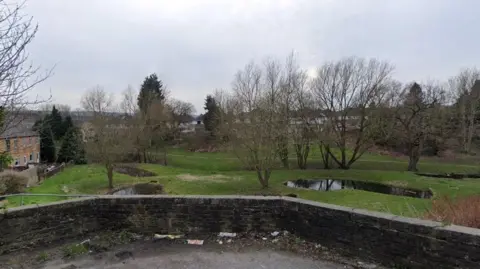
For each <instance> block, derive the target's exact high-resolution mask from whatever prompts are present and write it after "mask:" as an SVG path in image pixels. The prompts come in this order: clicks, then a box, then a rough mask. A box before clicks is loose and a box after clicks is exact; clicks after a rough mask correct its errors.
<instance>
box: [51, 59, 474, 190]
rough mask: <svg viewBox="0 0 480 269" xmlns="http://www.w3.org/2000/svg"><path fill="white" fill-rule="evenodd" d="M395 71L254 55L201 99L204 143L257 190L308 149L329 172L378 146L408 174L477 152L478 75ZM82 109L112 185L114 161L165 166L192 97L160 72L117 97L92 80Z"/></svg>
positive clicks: (358, 63) (358, 62) (378, 65)
mask: <svg viewBox="0 0 480 269" xmlns="http://www.w3.org/2000/svg"><path fill="white" fill-rule="evenodd" d="M393 70H394V67H393V66H392V65H391V64H389V63H387V62H384V61H380V60H377V59H363V58H358V57H349V58H344V59H341V60H338V61H332V62H327V63H324V64H323V65H321V66H320V67H318V68H317V70H316V72H315V75H314V76H309V75H307V72H306V70H304V69H302V68H300V66H299V65H298V63H297V60H296V58H295V57H294V56H293V55H290V56H288V57H287V59H286V60H285V61H284V62H280V61H278V60H276V59H271V58H269V59H266V60H264V61H263V62H262V63H261V64H258V63H255V62H250V63H249V64H247V65H246V66H245V67H244V68H243V69H240V70H239V71H237V73H236V74H235V76H234V79H233V82H232V88H231V89H230V90H216V91H215V92H214V93H212V94H210V95H208V96H207V97H206V99H205V107H204V108H205V111H206V113H205V114H204V115H203V122H204V127H205V131H206V133H207V140H208V143H217V144H219V145H221V146H222V147H224V148H226V149H227V150H230V151H232V152H234V153H235V155H236V156H237V157H238V159H239V160H240V161H241V162H242V163H243V165H244V167H246V168H248V169H250V170H253V171H256V173H257V175H258V179H259V182H260V183H261V185H262V186H263V187H268V182H269V178H270V176H271V173H272V171H273V170H274V169H275V168H276V166H277V164H278V163H280V164H281V165H282V166H283V167H284V168H289V166H290V165H291V163H290V162H289V160H290V159H291V158H295V159H296V166H298V168H300V169H306V168H307V167H308V163H309V157H310V156H311V154H312V151H313V150H314V149H315V150H318V151H319V152H320V156H321V159H322V163H323V166H324V168H325V169H331V168H340V169H350V168H351V167H352V165H353V164H354V163H355V162H356V161H357V160H359V159H360V158H361V157H362V156H363V155H364V154H365V153H366V152H367V151H369V150H370V149H372V148H373V147H382V148H386V149H388V150H391V151H399V152H401V153H403V154H405V155H407V156H408V158H409V162H408V166H407V167H406V169H407V170H409V171H417V166H418V162H419V160H420V157H421V156H422V155H424V154H425V153H427V151H429V152H430V154H438V152H441V151H444V150H445V149H454V150H459V151H462V152H463V153H472V152H474V150H475V141H476V139H477V136H476V135H475V134H476V128H477V127H478V123H479V121H478V119H480V118H478V117H477V115H478V114H477V113H478V108H479V106H478V101H479V97H478V96H479V91H480V83H478V81H477V80H478V79H480V73H479V72H478V71H477V70H476V69H465V70H462V71H461V72H460V73H459V74H458V75H456V76H454V77H452V78H450V79H449V80H448V81H447V82H443V83H442V82H438V81H427V82H409V83H402V82H400V81H398V80H396V79H395V78H394V77H393V76H392V72H393ZM82 106H83V108H84V109H85V110H86V111H91V112H92V113H93V119H92V121H90V122H89V124H90V126H89V129H88V128H87V134H86V135H87V139H86V143H85V148H86V153H87V157H88V159H89V160H91V161H93V162H98V163H102V164H104V165H105V167H106V170H107V174H108V178H109V182H110V183H109V185H110V186H111V187H112V186H113V169H114V167H115V164H116V163H118V162H125V161H128V162H131V161H134V162H157V163H158V162H160V163H162V164H164V165H167V164H168V163H167V152H168V147H169V145H171V144H172V143H173V142H174V141H176V140H178V139H181V138H182V133H181V130H182V128H181V125H182V124H183V123H186V122H191V121H192V119H193V118H192V114H193V112H194V108H193V105H191V104H190V103H187V102H183V101H180V100H176V99H174V98H171V96H170V95H169V91H168V90H167V87H166V86H165V85H164V84H163V82H162V81H161V80H160V79H159V78H158V77H157V75H156V74H152V75H150V76H147V77H146V78H145V79H144V81H143V83H142V84H141V86H140V88H139V90H138V91H137V90H135V89H134V88H133V87H128V88H127V89H126V90H125V91H124V92H123V95H122V101H121V102H120V103H119V104H115V102H114V99H113V95H112V94H110V93H108V92H107V91H105V89H103V88H102V87H101V86H97V87H94V88H92V89H90V90H88V91H87V92H86V93H85V95H84V96H83V98H82ZM52 114H53V111H52ZM50 117H51V118H55V116H54V115H50ZM477 118H478V119H477ZM458 130H460V132H459V131H458ZM52 131H53V130H52ZM56 132H60V133H61V131H58V130H57V131H54V132H53V136H54V137H56V136H57V134H56ZM212 141H213V142H212Z"/></svg>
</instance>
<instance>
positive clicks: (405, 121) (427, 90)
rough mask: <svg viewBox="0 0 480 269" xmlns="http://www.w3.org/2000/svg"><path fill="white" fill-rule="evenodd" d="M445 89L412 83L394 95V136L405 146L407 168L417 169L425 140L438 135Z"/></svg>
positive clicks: (439, 86) (434, 85)
mask: <svg viewBox="0 0 480 269" xmlns="http://www.w3.org/2000/svg"><path fill="white" fill-rule="evenodd" d="M443 98H444V90H443V88H442V86H441V85H439V84H437V83H428V84H425V85H423V87H422V86H420V85H419V84H417V83H413V84H411V85H410V86H409V87H406V88H405V89H404V90H403V91H401V92H399V93H398V96H397V98H395V100H396V102H397V104H396V105H395V108H394V109H395V118H396V124H395V134H394V136H395V138H396V139H399V140H400V141H401V142H402V144H403V145H404V146H405V148H406V151H407V155H408V157H409V162H408V171H417V170H418V169H417V164H418V161H419V160H420V154H421V152H422V149H423V147H424V143H425V140H426V139H427V138H428V137H429V136H432V135H436V134H438V132H439V130H441V125H442V124H443V122H444V121H443V119H442V115H443V113H442V110H444V109H445V108H444V107H442V101H443Z"/></svg>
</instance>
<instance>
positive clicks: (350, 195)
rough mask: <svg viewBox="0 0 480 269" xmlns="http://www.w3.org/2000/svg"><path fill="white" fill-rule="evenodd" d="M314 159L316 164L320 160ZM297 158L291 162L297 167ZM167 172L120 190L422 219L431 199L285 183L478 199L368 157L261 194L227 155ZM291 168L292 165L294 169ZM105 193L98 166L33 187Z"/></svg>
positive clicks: (466, 168) (276, 175)
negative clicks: (264, 199)
mask: <svg viewBox="0 0 480 269" xmlns="http://www.w3.org/2000/svg"><path fill="white" fill-rule="evenodd" d="M315 157H316V156H314V159H313V160H312V163H314V162H315V161H318V162H319V160H318V159H315ZM294 163H295V159H292V165H294ZM169 165H170V166H168V167H164V166H161V165H155V164H143V165H141V167H142V168H144V169H146V170H149V171H152V172H155V173H157V176H155V177H147V178H135V177H131V176H128V175H123V174H118V173H116V174H115V178H114V182H115V185H116V186H117V187H119V186H122V185H128V184H132V183H137V182H149V181H151V180H157V181H158V182H159V183H160V184H162V185H163V186H164V188H165V191H166V193H168V194H218V195H221V194H245V195H258V194H265V193H266V194H275V195H286V194H292V193H294V194H297V195H298V196H299V197H300V198H304V199H310V200H315V201H321V202H326V203H332V204H338V205H345V206H351V207H355V208H365V209H371V210H376V211H383V212H390V213H393V214H397V215H405V216H419V215H422V214H423V213H424V212H425V210H427V209H428V208H429V206H430V205H431V201H430V200H426V199H417V198H407V197H401V196H393V195H384V194H379V193H373V192H366V191H359V190H340V191H331V192H319V191H313V190H303V189H293V188H288V187H286V186H284V185H283V183H284V182H285V181H287V180H292V179H298V178H338V179H342V178H343V179H353V180H363V181H372V182H381V183H384V184H390V185H395V186H400V187H412V188H419V189H431V190H432V191H433V192H434V195H435V197H440V196H443V195H448V196H452V197H457V196H468V195H472V194H480V181H479V180H448V179H435V178H426V177H419V176H417V175H415V174H413V173H410V172H405V171H403V170H405V167H406V162H405V161H404V160H401V159H394V158H384V159H382V158H380V157H378V156H373V155H366V156H365V158H364V159H362V160H361V162H358V163H356V164H355V165H354V167H353V168H352V169H350V170H338V169H334V170H323V169H310V170H285V169H283V170H276V171H274V172H273V173H272V177H271V180H270V189H269V190H268V191H262V190H261V189H260V184H259V183H258V181H257V179H256V175H255V173H254V172H251V171H242V170H241V168H242V166H241V163H240V162H239V161H238V160H237V159H236V158H235V157H234V156H232V155H230V154H226V153H190V152H184V151H180V150H173V151H171V152H170V157H169ZM292 167H293V166H292ZM419 168H420V170H421V171H422V172H477V171H478V169H477V167H476V166H475V165H458V164H446V163H435V162H431V161H426V162H421V163H420V165H419ZM66 189H68V193H69V194H104V193H105V192H106V191H107V178H106V173H105V169H104V168H103V167H101V166H98V165H83V166H73V167H70V168H67V169H65V171H64V172H62V173H60V174H57V175H56V176H54V177H52V178H49V179H47V180H46V181H44V182H43V183H42V184H41V185H39V186H36V187H32V188H30V189H29V190H28V191H29V192H31V193H52V194H65V190H66ZM61 199H65V198H63V197H24V198H23V203H24V204H33V203H45V202H51V201H56V200H61ZM21 200H22V199H21V198H19V197H15V198H11V199H9V205H10V206H16V205H19V204H20V203H21Z"/></svg>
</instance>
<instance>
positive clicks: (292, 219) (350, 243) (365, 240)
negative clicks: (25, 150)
mask: <svg viewBox="0 0 480 269" xmlns="http://www.w3.org/2000/svg"><path fill="white" fill-rule="evenodd" d="M106 229H128V230H132V231H139V232H146V233H175V232H182V233H187V234H190V235H191V234H202V233H211V232H213V233H216V232H220V231H226V232H249V231H251V232H254V231H255V232H271V231H274V230H288V231H290V232H292V233H294V234H296V235H298V236H300V237H303V238H305V239H306V240H309V241H314V242H317V243H319V244H322V245H323V246H326V247H329V248H333V249H336V250H337V251H340V252H342V253H343V254H345V255H349V256H355V257H359V258H362V259H364V260H370V261H373V262H378V263H382V264H384V265H387V266H392V267H399V268H457V267H459V268H480V252H478V251H477V249H478V247H479V245H480V230H477V229H470V228H465V227H459V226H454V225H448V226H444V225H442V224H441V223H437V222H430V221H423V220H417V219H410V218H403V217H398V216H393V215H388V214H382V213H375V212H370V211H365V210H358V209H351V208H346V207H340V206H334V205H328V204H321V203H316V202H311V201H305V200H301V199H295V198H289V197H282V198H279V197H240V196H187V197H184V196H128V197H123V196H122V197H118V196H116V197H115V196H99V197H97V198H89V199H81V200H71V201H68V202H59V203H54V204H51V205H44V206H29V207H23V208H16V209H9V210H8V211H7V212H6V213H2V214H0V235H1V236H0V253H5V252H8V251H14V250H17V249H20V248H24V247H28V246H38V245H42V244H47V243H49V242H54V241H59V240H63V239H66V238H69V237H78V236H79V235H82V234H84V233H88V232H95V231H99V230H106Z"/></svg>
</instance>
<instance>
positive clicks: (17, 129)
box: [0, 123, 40, 166]
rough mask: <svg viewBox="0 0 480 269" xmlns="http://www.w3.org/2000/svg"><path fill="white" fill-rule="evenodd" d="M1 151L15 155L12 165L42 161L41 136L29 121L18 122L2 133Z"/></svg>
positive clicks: (0, 137)
mask: <svg viewBox="0 0 480 269" xmlns="http://www.w3.org/2000/svg"><path fill="white" fill-rule="evenodd" d="M0 152H9V153H10V155H11V156H12V157H13V162H12V163H11V166H26V165H27V164H29V163H39V162H40V136H39V134H38V132H35V131H33V130H32V125H31V124H28V123H17V124H15V126H12V127H10V128H8V129H7V130H5V131H4V132H3V134H1V135H0Z"/></svg>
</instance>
